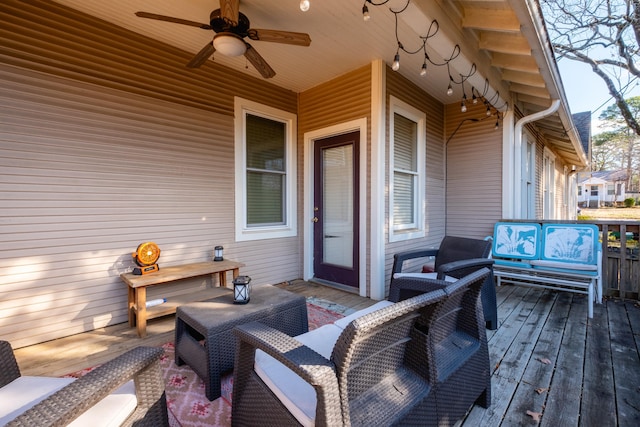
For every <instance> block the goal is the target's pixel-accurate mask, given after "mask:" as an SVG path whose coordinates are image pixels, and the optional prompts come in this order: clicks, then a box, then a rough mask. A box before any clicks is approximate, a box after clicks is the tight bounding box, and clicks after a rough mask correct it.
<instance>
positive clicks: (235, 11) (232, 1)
mask: <svg viewBox="0 0 640 427" xmlns="http://www.w3.org/2000/svg"><path fill="white" fill-rule="evenodd" d="M239 14H240V0H220V16H222V17H223V18H224V19H225V20H226V21H227V22H229V23H231V24H232V25H234V26H235V25H238V19H239Z"/></svg>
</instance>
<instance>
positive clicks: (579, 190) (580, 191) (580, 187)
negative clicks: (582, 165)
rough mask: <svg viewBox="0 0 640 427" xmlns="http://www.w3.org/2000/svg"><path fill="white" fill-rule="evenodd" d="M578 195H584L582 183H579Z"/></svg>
mask: <svg viewBox="0 0 640 427" xmlns="http://www.w3.org/2000/svg"><path fill="white" fill-rule="evenodd" d="M578 196H582V185H578Z"/></svg>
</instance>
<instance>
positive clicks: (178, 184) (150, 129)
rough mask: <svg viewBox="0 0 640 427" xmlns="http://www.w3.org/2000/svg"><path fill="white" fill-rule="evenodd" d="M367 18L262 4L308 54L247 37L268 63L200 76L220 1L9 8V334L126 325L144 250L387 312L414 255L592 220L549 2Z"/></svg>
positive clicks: (227, 64) (154, 293)
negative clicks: (404, 263) (331, 290)
mask: <svg viewBox="0 0 640 427" xmlns="http://www.w3.org/2000/svg"><path fill="white" fill-rule="evenodd" d="M367 5H368V10H369V14H370V18H371V19H369V20H368V21H365V20H364V19H363V15H362V9H363V8H362V0H360V1H355V0H349V1H345V0H321V1H320V0H317V1H316V0H312V1H311V9H310V10H309V11H308V12H306V13H304V12H301V11H300V10H299V8H298V5H297V2H296V1H290V2H283V1H280V0H268V1H267V0H241V1H240V5H239V7H240V11H241V12H242V13H243V14H244V15H246V16H247V17H248V19H250V22H251V24H250V25H251V28H259V29H260V28H267V29H275V30H286V31H293V32H305V33H308V34H309V35H310V38H311V44H310V46H308V47H305V46H299V45H290V44H286V43H270V42H268V41H264V40H262V41H261V40H253V39H250V38H248V37H247V38H246V39H245V41H247V42H249V43H250V45H251V47H250V48H248V49H249V50H247V52H248V54H247V55H246V56H242V55H240V56H236V57H227V56H224V55H222V54H220V52H215V53H214V54H213V55H212V56H211V57H210V58H209V59H208V60H205V61H202V62H203V65H201V66H200V67H198V68H187V67H185V65H186V64H187V63H189V62H190V61H191V60H192V59H193V58H194V55H196V54H197V53H198V52H204V53H203V55H205V56H208V53H209V52H210V51H211V40H212V37H213V36H214V33H213V32H212V30H211V29H209V28H207V25H206V24H208V23H209V16H210V13H211V11H212V10H214V9H217V8H218V7H219V1H218V0H211V1H202V0H198V1H195V0H182V1H180V2H177V1H173V0H160V1H150V0H110V1H108V2H105V1H98V0H59V1H56V2H54V1H43V0H30V1H19V0H5V1H3V2H1V3H0V24H1V25H0V89H1V90H0V162H1V163H0V198H1V199H2V203H0V238H1V239H2V245H0V295H1V298H0V336H2V337H3V339H6V340H9V341H11V343H12V345H13V346H14V347H22V346H25V345H29V344H33V343H38V342H43V341H46V340H50V339H54V338H58V337H62V336H66V335H71V334H75V333H79V332H83V331H87V330H92V329H95V328H100V327H103V326H106V325H111V324H116V323H121V322H126V321H127V318H128V313H127V289H126V286H125V285H124V284H123V283H122V282H121V280H120V278H119V275H120V274H121V273H123V272H127V271H130V270H131V268H132V266H133V260H132V257H131V252H132V251H134V250H135V248H136V247H137V245H138V244H139V243H141V242H145V241H154V242H156V243H157V244H158V245H159V246H160V248H161V250H162V254H161V257H160V259H159V262H158V263H159V265H160V268H162V266H163V265H165V266H169V265H178V264H185V263H190V262H198V261H204V260H209V259H211V256H212V250H213V247H214V246H216V245H222V246H223V247H224V254H225V258H230V259H235V260H239V261H241V262H243V263H244V264H245V265H246V267H244V268H243V269H242V270H241V274H246V275H249V276H251V277H252V279H253V280H252V284H254V285H255V286H261V285H266V284H270V283H277V282H281V281H284V280H292V279H296V278H300V277H302V278H304V279H309V280H319V281H322V282H323V283H327V284H330V285H332V286H337V287H341V288H343V289H348V290H351V291H353V292H356V293H358V294H360V295H363V296H368V297H371V298H374V299H382V298H384V297H385V295H386V292H387V286H388V282H389V277H390V270H391V266H392V262H393V254H395V253H397V252H400V251H404V250H410V249H415V248H423V247H432V246H438V245H439V243H440V241H441V240H442V238H443V237H444V236H445V235H447V234H449V235H456V236H467V237H476V238H483V237H485V236H487V235H490V234H491V233H492V230H493V225H494V223H495V222H496V221H499V220H501V219H514V218H529V219H572V218H575V209H573V210H572V209H570V206H571V203H575V198H576V192H575V188H576V187H575V185H576V184H575V173H574V171H576V170H587V169H588V157H587V155H586V153H585V150H584V149H583V148H582V145H581V141H580V137H579V135H578V134H577V133H576V131H575V129H576V126H575V124H574V123H573V121H572V120H573V119H572V116H571V113H570V111H569V109H568V105H567V102H566V98H565V94H564V90H563V87H562V82H561V80H560V77H559V72H558V69H557V66H556V63H555V59H554V56H553V53H552V51H551V47H550V42H549V39H548V35H547V34H546V30H545V28H544V21H543V19H542V16H541V13H540V10H539V7H538V2H537V1H535V0H527V1H522V2H513V1H495V2H484V1H457V0H445V1H436V0H411V1H410V2H408V3H407V2H406V1H405V0H391V1H390V2H388V3H387V4H385V5H384V6H379V7H376V6H374V5H373V4H371V3H367ZM405 6H407V9H406V10H405V11H404V12H402V13H398V14H397V15H396V14H394V13H392V12H391V10H393V11H400V10H402V9H403V8H404V7H405ZM137 11H145V12H149V13H154V14H160V15H166V16H171V17H177V18H182V19H186V20H189V21H190V22H192V23H194V22H198V23H204V24H205V28H198V27H197V25H199V24H195V25H196V26H193V25H180V24H177V23H175V22H165V21H162V20H155V19H146V18H140V17H137V16H136V15H135V12H137ZM396 16H397V20H396ZM396 22H397V25H398V27H397V28H396ZM258 33H260V30H259V31H258ZM263 34H265V37H267V36H268V34H269V33H268V32H264V31H263ZM396 34H398V37H399V39H397V38H396ZM427 36H428V37H427ZM399 41H401V42H402V45H403V46H404V47H405V48H406V49H407V50H416V49H418V53H417V54H408V53H407V52H405V51H403V50H399V45H398V42H399ZM423 42H424V45H423V44H422V43H423ZM203 46H204V48H203ZM421 46H424V47H425V49H426V50H420V48H421ZM256 53H258V55H259V56H256ZM396 53H397V54H398V58H399V63H398V64H393V62H394V55H395V54H396ZM427 53H428V59H429V61H427V55H426V54H427ZM265 63H266V64H268V67H269V68H271V69H272V70H273V71H275V76H272V77H269V78H268V79H265V78H264V77H263V76H264V75H265V74H267V75H270V73H266V71H268V68H267V66H266V65H265ZM445 64H446V65H445ZM256 65H257V66H258V67H259V68H258V69H256V68H255V66H256ZM425 65H426V68H427V70H426V75H424V76H422V75H421V72H420V71H421V70H422V69H423V67H424V66H425ZM438 65H440V66H438ZM392 66H393V68H392ZM398 66H399V67H398ZM395 68H397V70H396V71H394V69H395ZM449 85H451V86H452V87H451V89H452V90H451V94H449V91H448V90H447V89H448V86H449ZM474 100H476V101H478V102H477V103H476V102H474ZM572 200H573V201H574V202H572ZM211 280H212V279H210V278H206V277H205V278H198V279H193V280H185V281H182V282H180V283H177V284H175V285H168V286H162V287H157V289H156V288H152V289H151V290H150V294H149V295H148V298H149V299H153V298H159V297H169V298H170V297H171V296H172V295H174V294H178V293H182V292H184V291H185V290H195V289H201V288H203V287H206V286H211V285H215V283H211Z"/></svg>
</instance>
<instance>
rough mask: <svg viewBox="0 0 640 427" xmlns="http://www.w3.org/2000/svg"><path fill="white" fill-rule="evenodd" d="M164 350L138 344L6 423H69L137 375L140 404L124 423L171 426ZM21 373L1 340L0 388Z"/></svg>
mask: <svg viewBox="0 0 640 427" xmlns="http://www.w3.org/2000/svg"><path fill="white" fill-rule="evenodd" d="M162 354H163V350H162V349H161V348H152V347H137V348H134V349H132V350H130V351H128V352H126V353H124V354H122V355H121V356H118V357H116V358H115V359H113V360H111V361H110V362H107V363H105V364H104V365H102V366H100V367H98V368H96V369H94V370H93V371H91V372H89V373H88V374H86V375H85V376H83V377H81V378H78V379H77V380H74V381H72V382H71V383H70V384H68V385H66V386H64V387H62V388H60V389H59V390H58V391H56V392H55V393H53V394H51V395H49V396H48V397H46V398H44V400H41V401H40V402H39V403H37V404H36V405H35V406H33V407H31V408H30V409H27V410H26V411H25V412H22V413H21V415H18V416H17V417H16V418H14V419H13V420H11V421H9V422H8V423H7V424H6V425H7V426H11V427H15V426H24V427H27V426H28V427H34V426H36V427H37V426H66V425H68V424H69V423H71V422H72V421H73V420H75V419H76V418H78V417H79V416H81V415H82V414H84V413H86V412H87V411H89V410H91V409H92V408H93V407H94V405H96V404H98V402H100V401H102V400H103V399H104V398H105V397H107V396H108V395H110V394H111V393H112V392H113V391H114V390H116V389H118V388H119V387H120V386H122V385H123V384H125V383H127V382H128V381H129V380H131V379H133V381H134V384H135V394H136V398H137V406H136V407H135V409H134V410H133V412H132V413H131V414H130V415H129V416H128V418H127V419H126V421H125V422H124V423H123V425H135V426H149V427H151V426H154V427H155V426H168V425H169V421H168V417H167V404H166V397H165V392H164V379H163V377H162V371H161V368H160V356H162ZM20 377H21V375H20V369H19V368H18V364H17V362H16V359H15V355H14V353H13V350H12V348H11V345H10V344H9V343H8V342H6V341H0V389H1V388H3V387H5V386H7V387H9V386H10V385H11V383H12V382H14V380H18V379H19V378H20ZM24 378H29V377H24ZM40 378H41V377H40ZM54 380H59V378H54ZM2 404H3V405H7V402H6V401H3V402H2ZM85 425H88V424H85Z"/></svg>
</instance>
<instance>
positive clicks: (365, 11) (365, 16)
mask: <svg viewBox="0 0 640 427" xmlns="http://www.w3.org/2000/svg"><path fill="white" fill-rule="evenodd" d="M362 19H364V22H368V21H369V20H370V19H371V15H369V8H368V7H367V3H365V4H364V6H362Z"/></svg>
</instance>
